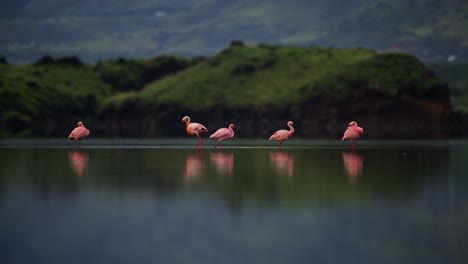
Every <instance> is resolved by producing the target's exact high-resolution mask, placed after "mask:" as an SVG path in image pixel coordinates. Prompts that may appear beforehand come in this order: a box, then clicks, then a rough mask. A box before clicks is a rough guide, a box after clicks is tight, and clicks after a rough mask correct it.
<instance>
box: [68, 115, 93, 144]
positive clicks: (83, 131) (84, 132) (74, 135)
mask: <svg viewBox="0 0 468 264" xmlns="http://www.w3.org/2000/svg"><path fill="white" fill-rule="evenodd" d="M77 126H78V127H75V129H73V130H72V132H71V133H70V135H69V136H68V140H73V139H74V140H75V141H73V147H75V143H76V141H77V140H78V142H79V147H81V140H83V139H84V138H85V137H87V136H88V135H89V130H88V129H87V128H86V127H85V126H84V125H83V122H81V121H79V122H78V124H77Z"/></svg>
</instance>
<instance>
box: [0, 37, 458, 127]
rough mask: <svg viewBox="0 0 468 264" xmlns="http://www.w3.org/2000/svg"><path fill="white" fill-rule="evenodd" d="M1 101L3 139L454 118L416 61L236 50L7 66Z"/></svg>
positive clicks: (238, 45)
mask: <svg viewBox="0 0 468 264" xmlns="http://www.w3.org/2000/svg"><path fill="white" fill-rule="evenodd" d="M0 95H1V96H0V106H1V109H2V113H1V116H0V118H1V119H0V129H1V133H2V136H13V135H29V136H31V135H49V136H51V135H54V136H55V135H63V133H64V131H68V130H69V129H70V127H73V124H74V123H75V121H76V120H77V119H81V120H83V121H85V122H87V123H89V122H91V123H92V124H93V125H94V132H95V135H109V134H111V135H115V136H138V135H145V136H156V135H174V133H173V131H179V130H180V129H179V128H180V127H178V126H176V123H177V125H180V124H178V123H179V122H175V123H174V124H170V125H168V123H173V122H174V120H179V119H180V115H182V114H183V113H187V114H188V113H193V114H194V115H199V116H200V115H203V116H205V119H207V120H209V121H211V122H214V123H220V122H221V121H222V120H225V119H231V120H236V122H240V120H244V121H245V122H254V123H257V124H258V125H260V123H258V121H259V120H272V119H278V120H280V121H278V122H281V123H278V124H274V123H273V124H271V125H275V126H280V125H284V124H282V121H281V119H282V118H283V116H284V118H294V119H301V120H304V122H309V123H310V122H314V120H318V119H317V116H320V118H321V119H323V120H322V121H320V122H329V121H330V120H331V121H333V122H342V121H343V120H347V119H348V118H357V117H361V119H363V120H365V119H368V118H371V119H372V118H374V117H373V115H377V116H378V115H382V114H385V113H389V112H391V113H392V114H391V116H393V117H396V116H401V115H402V114H403V115H404V112H405V111H411V112H414V113H419V114H418V115H422V116H419V117H418V118H420V119H421V120H422V121H421V122H426V123H430V122H435V120H437V122H442V120H444V121H443V122H446V121H447V120H448V118H450V114H451V112H452V110H451V106H450V101H449V100H450V99H449V89H448V86H447V84H446V83H445V82H443V81H442V80H441V79H439V78H437V76H435V75H434V73H432V72H431V71H430V70H429V69H428V68H427V67H426V66H425V65H424V64H422V63H421V62H420V61H418V60H417V59H416V58H415V57H413V56H410V55H406V54H398V53H376V52H375V51H372V50H366V49H334V48H318V47H317V48H307V47H300V46H272V45H258V46H246V45H244V44H243V43H242V42H241V41H234V42H232V43H231V45H230V46H229V47H228V48H226V49H225V50H223V51H222V52H220V53H219V54H218V55H216V56H213V57H209V58H195V59H187V58H180V57H171V56H161V57H156V58H152V59H139V60H127V59H117V60H109V61H103V62H99V63H97V64H96V65H87V64H83V63H82V62H81V61H80V60H79V59H78V58H74V57H67V58H61V59H53V58H51V57H49V56H45V57H42V58H41V59H40V60H38V61H37V62H36V63H34V64H32V65H26V66H17V65H10V64H8V63H6V62H4V63H3V64H0ZM369 98H371V99H369ZM369 100H370V101H369ZM421 100H422V101H421ZM314 107H317V109H313V108H314ZM330 107H333V109H332V108H330ZM395 109H397V112H395V111H396V110H395ZM321 111H325V112H323V113H321ZM311 114H312V115H314V116H316V117H314V118H312V116H311ZM405 116H406V117H407V118H414V116H413V117H412V116H411V115H405ZM425 116H426V117H427V118H429V119H428V120H426V121H424V120H425V118H426V117H425ZM274 117H275V118H274ZM434 118H435V119H434ZM71 120H73V121H71ZM237 120H238V121H237ZM246 120H247V121H246ZM309 120H313V121H309ZM395 120H396V121H395V122H396V123H398V122H399V121H397V119H395ZM430 120H432V121H430ZM70 123H72V124H70ZM122 123H123V125H122ZM162 124H164V126H161V125H162ZM220 125H221V124H220ZM244 125H245V126H248V125H247V124H244ZM304 125H305V124H304ZM325 125H326V126H329V125H330V124H325ZM397 125H398V124H397ZM316 126H319V124H316V125H313V126H312V128H309V130H307V129H306V128H305V127H303V129H302V131H303V134H302V135H304V136H307V135H308V136H311V135H316V136H318V135H327V134H328V133H330V132H327V131H322V132H320V133H319V132H313V129H314V128H313V127H316ZM321 126H323V125H321ZM376 126H378V124H376ZM437 126H439V125H437ZM164 129H166V130H164ZM252 129H253V128H252ZM180 131H181V130H180ZM252 131H253V130H252ZM252 131H247V130H245V131H244V132H245V133H246V134H248V135H253V134H251V133H252ZM265 133H266V132H265ZM316 133H319V134H316Z"/></svg>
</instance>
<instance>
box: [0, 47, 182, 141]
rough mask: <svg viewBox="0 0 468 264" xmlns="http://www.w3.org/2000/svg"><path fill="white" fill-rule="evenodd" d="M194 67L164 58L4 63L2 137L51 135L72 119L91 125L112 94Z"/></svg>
mask: <svg viewBox="0 0 468 264" xmlns="http://www.w3.org/2000/svg"><path fill="white" fill-rule="evenodd" d="M189 63H190V60H187V59H184V58H177V57H167V56H162V57H157V58H153V59H142V60H125V59H117V60H113V61H106V62H102V63H98V64H97V65H95V66H93V65H86V64H83V63H82V62H81V61H80V60H79V59H78V58H74V57H69V58H60V59H56V60H55V59H53V58H52V57H50V56H44V57H42V58H41V59H39V60H38V61H37V62H36V63H34V64H32V65H27V66H16V65H9V64H7V63H3V64H0V108H1V109H2V112H1V115H0V128H1V134H2V135H3V136H13V135H44V134H45V135H48V134H49V133H53V132H56V131H57V130H62V129H64V128H65V127H67V126H66V123H65V122H67V123H68V122H69V120H70V119H76V118H81V119H85V121H86V120H87V119H88V120H89V119H90V118H92V117H93V116H95V115H96V113H97V112H98V111H99V108H100V107H101V105H102V102H103V101H104V100H105V99H106V98H108V97H109V96H111V95H112V94H114V93H117V92H120V91H126V90H138V89H141V88H142V87H143V86H144V85H145V84H146V83H148V82H150V81H153V80H157V79H158V78H161V77H163V76H165V75H168V74H171V73H172V72H175V71H179V70H181V69H184V68H186V67H188V66H189Z"/></svg>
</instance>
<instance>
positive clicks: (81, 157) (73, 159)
mask: <svg viewBox="0 0 468 264" xmlns="http://www.w3.org/2000/svg"><path fill="white" fill-rule="evenodd" d="M68 161H69V162H70V166H71V168H72V170H73V172H74V173H75V174H76V176H78V178H81V177H82V176H83V174H84V173H85V172H86V170H87V169H88V165H89V155H88V153H87V152H85V151H82V150H79V149H75V150H72V151H69V152H68Z"/></svg>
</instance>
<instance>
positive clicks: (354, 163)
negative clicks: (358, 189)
mask: <svg viewBox="0 0 468 264" xmlns="http://www.w3.org/2000/svg"><path fill="white" fill-rule="evenodd" d="M342 157H343V164H344V167H345V169H346V173H347V174H348V177H349V180H350V181H351V182H353V183H355V182H356V181H357V179H358V177H359V175H361V173H362V164H363V158H362V155H361V154H359V153H357V152H354V151H353V152H343V154H342Z"/></svg>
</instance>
